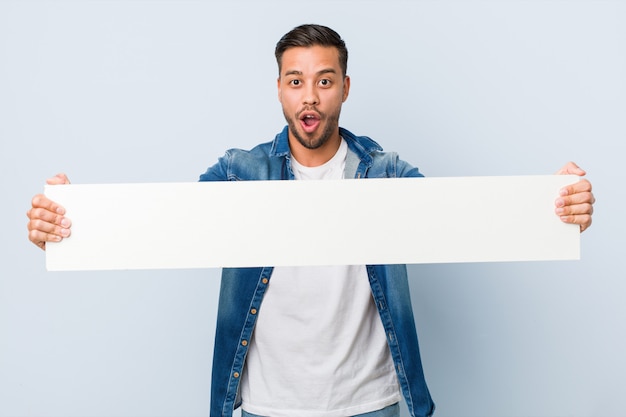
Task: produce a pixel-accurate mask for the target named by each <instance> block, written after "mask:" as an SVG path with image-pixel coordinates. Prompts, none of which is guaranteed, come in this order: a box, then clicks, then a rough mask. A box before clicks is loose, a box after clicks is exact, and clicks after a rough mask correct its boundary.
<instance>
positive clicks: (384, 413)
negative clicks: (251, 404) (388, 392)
mask: <svg viewBox="0 0 626 417" xmlns="http://www.w3.org/2000/svg"><path fill="white" fill-rule="evenodd" d="M241 417H263V416H258V415H256V414H250V413H247V412H246V411H245V410H241ZM352 417H400V404H399V403H395V404H392V405H390V406H388V407H385V408H383V409H382V410H378V411H372V412H370V413H365V414H359V415H358V416H352Z"/></svg>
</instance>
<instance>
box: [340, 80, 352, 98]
mask: <svg viewBox="0 0 626 417" xmlns="http://www.w3.org/2000/svg"><path fill="white" fill-rule="evenodd" d="M348 94H350V77H349V76H348V75H346V76H345V77H344V78H343V98H342V99H341V102H342V103H345V102H346V100H347V99H348Z"/></svg>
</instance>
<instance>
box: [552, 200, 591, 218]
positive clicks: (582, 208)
mask: <svg viewBox="0 0 626 417" xmlns="http://www.w3.org/2000/svg"><path fill="white" fill-rule="evenodd" d="M554 212H555V213H556V214H557V216H561V217H563V216H572V215H580V214H582V215H589V216H591V215H592V214H593V205H592V204H589V203H584V204H574V205H571V206H565V207H557V208H556V209H555V210H554Z"/></svg>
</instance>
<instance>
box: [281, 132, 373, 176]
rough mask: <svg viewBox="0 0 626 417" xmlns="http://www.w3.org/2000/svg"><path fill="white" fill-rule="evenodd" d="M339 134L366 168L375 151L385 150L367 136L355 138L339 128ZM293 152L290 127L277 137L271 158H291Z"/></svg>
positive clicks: (350, 133) (370, 162)
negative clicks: (290, 147) (290, 145)
mask: <svg viewBox="0 0 626 417" xmlns="http://www.w3.org/2000/svg"><path fill="white" fill-rule="evenodd" d="M339 134H340V135H341V137H342V138H344V139H345V141H346V142H347V143H348V148H349V149H350V150H351V151H352V152H354V153H355V154H356V156H357V157H358V158H359V160H360V161H361V162H362V163H364V164H365V165H366V166H368V167H369V166H370V165H371V164H372V157H371V155H370V154H371V153H372V152H374V151H382V150H383V148H382V147H381V146H380V145H379V144H378V143H376V142H375V141H374V140H372V139H370V138H368V137H367V136H358V137H357V136H355V135H354V134H353V133H352V132H350V131H349V130H347V129H344V128H342V127H340V128H339ZM290 155H291V152H290V150H289V126H285V128H284V129H283V130H282V132H280V133H279V134H277V135H276V137H275V138H274V141H273V142H272V148H271V150H270V156H271V157H287V158H289V157H290Z"/></svg>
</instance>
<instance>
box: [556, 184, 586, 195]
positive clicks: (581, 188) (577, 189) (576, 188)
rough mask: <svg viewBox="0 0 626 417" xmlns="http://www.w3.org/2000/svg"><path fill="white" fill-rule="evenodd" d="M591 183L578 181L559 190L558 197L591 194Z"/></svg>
mask: <svg viewBox="0 0 626 417" xmlns="http://www.w3.org/2000/svg"><path fill="white" fill-rule="evenodd" d="M592 188H593V187H592V186H591V182H589V180H580V181H578V182H575V183H573V184H569V185H566V186H565V187H563V188H561V189H560V190H559V195H561V196H567V195H573V194H577V193H584V192H591V191H592Z"/></svg>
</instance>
